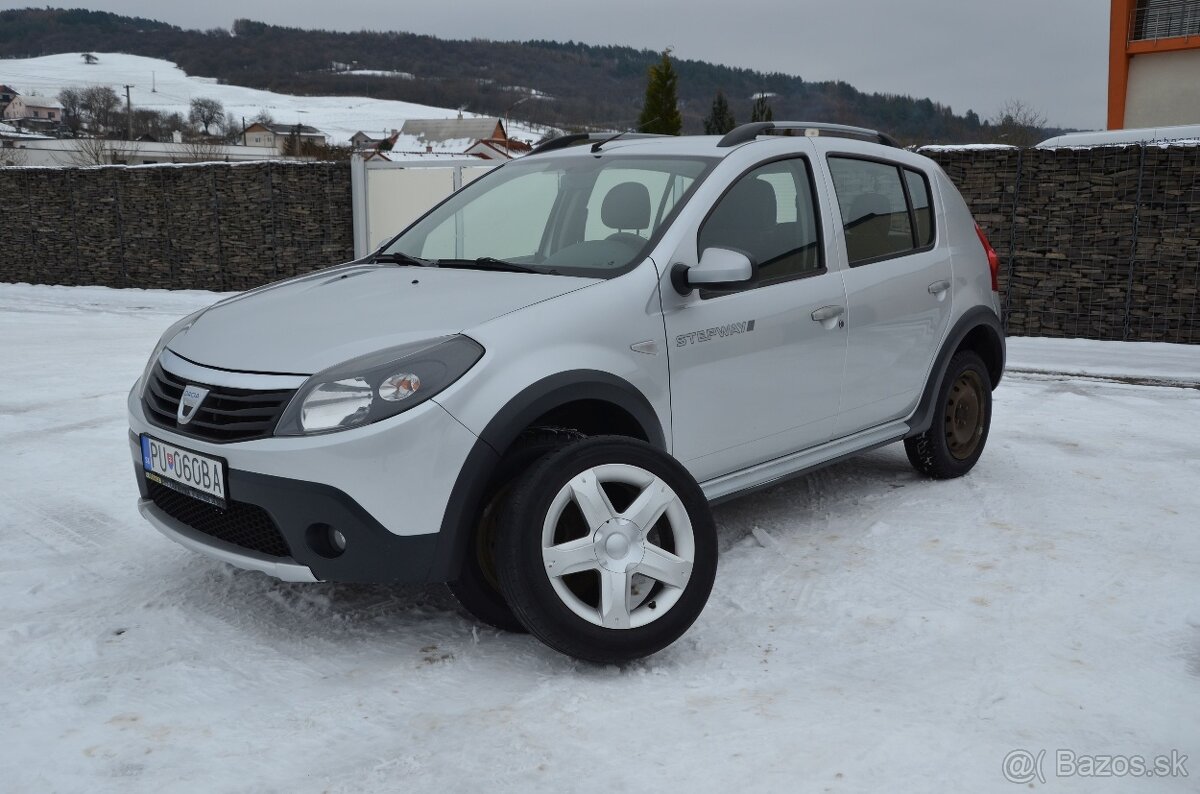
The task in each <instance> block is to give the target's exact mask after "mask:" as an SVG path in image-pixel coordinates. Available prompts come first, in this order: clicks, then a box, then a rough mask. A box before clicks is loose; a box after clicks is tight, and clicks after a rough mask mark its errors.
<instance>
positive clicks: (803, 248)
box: [696, 158, 824, 286]
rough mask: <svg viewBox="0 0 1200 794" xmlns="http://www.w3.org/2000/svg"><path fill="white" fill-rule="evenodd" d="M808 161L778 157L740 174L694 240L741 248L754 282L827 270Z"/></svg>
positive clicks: (700, 245)
mask: <svg viewBox="0 0 1200 794" xmlns="http://www.w3.org/2000/svg"><path fill="white" fill-rule="evenodd" d="M815 207H816V203H815V201H814V200H813V190H812V179H811V178H810V176H809V171H808V162H807V161H806V160H803V159H798V158H796V159H790V160H780V161H777V162H774V163H768V164H766V165H763V166H760V167H758V168H756V169H754V170H753V171H750V172H749V173H747V174H746V175H744V176H742V177H741V178H740V179H739V180H738V181H737V182H735V183H734V185H733V187H732V188H730V189H729V191H728V192H727V193H726V194H725V195H724V196H722V197H721V200H720V201H719V202H717V205H716V206H715V207H714V208H713V211H712V213H711V214H710V215H709V216H708V218H707V220H705V221H704V225H703V226H701V227H700V235H699V237H698V239H697V242H696V245H697V249H698V251H699V253H700V254H701V255H702V256H703V254H704V251H705V250H707V249H709V248H732V249H734V250H737V251H742V252H743V253H745V254H746V255H747V256H749V257H750V258H751V259H752V260H753V261H754V264H755V266H756V267H755V274H754V281H753V282H752V284H751V285H750V286H762V285H763V284H767V283H771V282H775V281H784V280H787V279H791V278H798V277H800V276H807V275H811V274H813V273H820V272H823V270H824V263H823V259H822V256H821V244H820V235H819V233H818V228H817V214H816V210H815Z"/></svg>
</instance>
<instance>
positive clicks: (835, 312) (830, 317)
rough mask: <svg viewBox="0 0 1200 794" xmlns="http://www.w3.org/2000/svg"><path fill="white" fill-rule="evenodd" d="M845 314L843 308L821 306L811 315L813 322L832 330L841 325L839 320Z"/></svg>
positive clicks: (844, 308)
mask: <svg viewBox="0 0 1200 794" xmlns="http://www.w3.org/2000/svg"><path fill="white" fill-rule="evenodd" d="M845 313H846V307H845V306H822V307H821V308H819V309H817V310H816V311H814V312H813V313H812V318H813V322H818V323H820V324H821V325H823V326H825V327H826V328H828V329H830V330H832V329H834V328H837V327H838V326H839V325H841V324H842V321H841V320H839V319H838V318H840V317H841V316H842V315H843V314H845Z"/></svg>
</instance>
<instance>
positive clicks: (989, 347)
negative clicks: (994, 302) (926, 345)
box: [909, 306, 1005, 435]
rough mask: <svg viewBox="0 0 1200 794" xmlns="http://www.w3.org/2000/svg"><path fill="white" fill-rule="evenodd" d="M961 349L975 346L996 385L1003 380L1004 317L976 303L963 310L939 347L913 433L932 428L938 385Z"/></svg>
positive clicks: (914, 417) (912, 427) (911, 425)
mask: <svg viewBox="0 0 1200 794" xmlns="http://www.w3.org/2000/svg"><path fill="white" fill-rule="evenodd" d="M960 350H974V351H975V352H976V353H978V354H979V357H980V358H982V359H983V362H984V364H986V365H987V368H988V376H989V379H990V380H991V382H992V389H993V390H995V388H996V386H998V385H999V384H1000V379H1001V377H1002V376H1003V375H1004V358H1005V345H1004V329H1003V327H1002V326H1001V325H1000V318H999V317H997V316H996V313H995V312H994V311H992V310H991V309H989V308H987V307H985V306H976V307H974V308H972V309H970V310H968V311H967V312H965V313H964V314H963V316H962V317H960V318H959V320H958V322H956V323H955V324H954V327H953V328H952V329H951V330H950V333H949V334H947V335H946V341H945V342H944V343H943V344H942V347H941V349H940V350H939V351H938V354H937V358H935V359H934V362H933V368H932V370H930V373H929V380H928V381H926V383H925V389H924V391H923V392H922V393H921V400H920V402H918V403H917V410H916V411H915V412H914V413H913V417H912V419H911V420H910V421H909V435H918V434H920V433H923V432H925V431H926V430H928V429H929V426H930V425H931V424H932V423H933V413H934V407H935V406H934V402H935V401H936V399H937V393H938V387H939V386H940V385H941V382H942V378H943V377H945V375H946V368H947V367H948V366H949V365H950V359H951V358H952V357H953V356H954V354H955V353H957V352H958V351H960Z"/></svg>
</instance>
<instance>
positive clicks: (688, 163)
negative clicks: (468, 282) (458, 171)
mask: <svg viewBox="0 0 1200 794" xmlns="http://www.w3.org/2000/svg"><path fill="white" fill-rule="evenodd" d="M714 163H715V160H713V159H710V158H690V157H651V156H637V157H634V156H625V157H621V156H612V155H607V156H601V157H570V156H568V157H549V156H546V157H532V158H529V159H527V160H517V161H513V162H511V163H508V164H506V165H504V166H502V167H500V168H498V169H496V171H494V172H493V173H491V174H488V175H487V176H486V177H485V178H481V179H479V180H477V181H475V182H472V183H470V184H469V185H467V186H466V187H464V188H463V189H462V190H460V191H458V192H457V193H455V194H454V195H453V196H451V197H450V198H449V199H447V200H446V201H445V202H443V203H442V204H441V205H440V206H438V207H437V208H436V209H434V210H433V211H432V212H430V213H429V214H428V215H426V216H425V217H424V218H422V219H420V220H419V221H417V222H416V223H415V224H413V225H412V226H411V227H409V228H408V229H407V230H405V231H404V232H403V233H402V234H401V235H400V236H399V237H397V238H396V239H395V240H393V241H392V242H391V243H389V244H388V245H387V246H386V247H385V248H384V249H383V250H382V251H381V253H382V254H391V253H400V254H406V255H408V256H414V257H420V258H421V259H427V260H438V261H441V262H446V263H452V262H459V263H462V262H475V261H476V260H479V259H481V258H492V259H503V260H505V261H506V262H510V263H513V264H519V265H524V266H526V267H531V268H533V269H535V270H539V271H544V272H554V273H561V274H565V275H583V276H593V277H601V278H603V277H609V276H613V275H617V274H618V273H621V272H624V270H625V269H626V268H627V267H629V266H631V265H633V264H634V263H635V262H636V261H639V260H640V258H641V256H642V254H643V252H644V251H645V249H646V248H647V246H648V245H649V244H650V242H651V241H652V240H653V239H655V236H656V235H657V233H658V232H659V231H660V230H661V229H663V228H665V226H666V224H667V223H669V221H670V219H671V218H673V217H674V214H675V213H676V212H677V210H678V209H679V208H680V206H682V204H683V202H684V201H685V200H686V199H687V197H688V196H689V195H690V194H691V192H692V191H693V190H694V189H695V187H696V185H697V183H698V182H699V181H700V180H701V179H702V178H703V177H704V176H705V175H706V174H707V173H708V171H709V170H710V169H711V168H712V166H713V164H714Z"/></svg>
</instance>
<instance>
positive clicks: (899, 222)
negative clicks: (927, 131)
mask: <svg viewBox="0 0 1200 794" xmlns="http://www.w3.org/2000/svg"><path fill="white" fill-rule="evenodd" d="M901 170H902V169H901V168H900V167H899V166H897V165H890V164H887V163H880V162H875V161H872V160H858V159H853V158H849V157H830V158H829V172H830V175H831V176H832V177H833V187H834V192H836V193H837V199H838V206H839V207H840V208H841V213H842V226H843V228H844V229H845V231H846V255H847V257H848V258H849V260H850V264H851V265H852V266H853V265H861V264H866V263H868V262H874V261H877V260H880V259H888V258H891V257H894V256H900V255H902V254H906V253H908V252H910V251H912V250H914V249H916V248H922V247H924V246H925V245H928V244H929V243H930V242H932V240H933V217H932V213H931V212H930V201H929V190H928V188H927V186H926V182H925V178H924V177H922V176H920V175H919V174H916V173H915V172H906V174H908V175H909V176H906V177H905V179H907V181H908V185H909V188H910V189H912V188H913V187H914V180H915V182H916V183H919V184H920V188H921V190H920V192H919V193H918V194H917V195H915V196H914V197H913V204H914V205H915V206H916V207H917V209H918V212H916V213H914V212H912V211H911V210H912V206H910V204H909V201H908V194H907V192H906V191H905V182H904V181H901V176H900V174H901ZM921 210H923V212H922V211H921ZM914 217H915V218H916V220H917V226H918V230H919V231H918V234H916V235H914V230H913V219H914ZM922 224H923V226H922Z"/></svg>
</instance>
